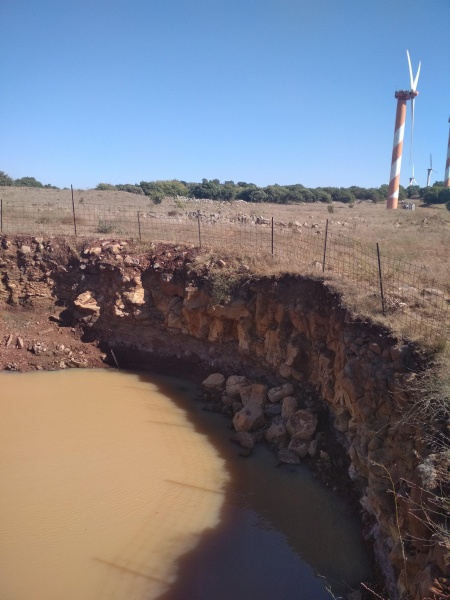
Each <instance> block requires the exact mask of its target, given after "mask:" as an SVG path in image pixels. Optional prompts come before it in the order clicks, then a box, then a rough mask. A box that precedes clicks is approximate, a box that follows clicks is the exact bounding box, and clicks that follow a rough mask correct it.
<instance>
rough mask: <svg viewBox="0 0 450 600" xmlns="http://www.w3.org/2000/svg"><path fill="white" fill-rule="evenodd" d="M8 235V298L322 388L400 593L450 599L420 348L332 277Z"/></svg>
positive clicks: (159, 355) (153, 345) (170, 360)
mask: <svg viewBox="0 0 450 600" xmlns="http://www.w3.org/2000/svg"><path fill="white" fill-rule="evenodd" d="M8 243H9V242H8ZM8 243H7V240H6V238H3V240H2V246H3V259H2V262H1V263H0V267H1V268H2V269H3V278H2V281H3V286H2V289H1V290H0V298H3V301H7V302H10V303H11V302H15V303H24V302H28V303H33V301H34V300H36V299H37V298H39V297H41V298H42V296H43V294H44V295H45V294H47V296H48V295H51V296H52V297H53V298H57V299H58V301H59V302H61V303H64V304H65V307H66V311H67V312H68V313H70V316H71V318H73V319H74V321H75V322H77V323H81V324H82V325H83V327H84V329H85V332H86V335H87V336H88V337H89V338H90V339H97V340H100V341H101V342H102V343H104V344H107V345H109V346H110V347H112V348H114V349H115V350H116V352H117V354H118V355H119V359H120V360H121V361H122V360H123V361H127V360H129V359H130V357H132V359H133V361H134V362H133V364H134V366H137V365H136V362H138V363H139V366H141V367H142V366H144V367H148V368H149V367H153V366H155V365H156V366H158V365H159V366H160V365H161V364H165V365H166V367H169V368H170V366H177V367H179V366H180V365H182V364H183V365H188V369H189V370H190V371H191V372H194V371H197V372H198V373H199V375H206V374H209V373H213V372H215V371H217V370H220V371H221V372H223V373H225V374H227V375H230V374H238V375H239V374H240V375H246V376H249V377H254V378H258V379H259V380H260V381H263V382H264V383H266V384H268V385H274V384H276V383H280V382H281V383H283V382H291V383H294V384H295V385H296V386H298V384H305V385H309V386H312V387H313V388H314V389H315V391H316V392H317V393H318V394H319V395H320V396H321V397H322V398H323V400H324V401H325V403H326V405H327V406H328V409H329V414H330V419H331V421H332V424H333V426H334V430H335V432H336V436H337V437H338V439H339V441H340V443H341V444H342V445H343V446H344V448H345V450H346V452H347V454H348V457H349V458H350V461H351V463H350V469H349V474H350V477H351V478H352V480H353V481H354V482H355V486H356V488H357V489H358V490H359V494H360V503H361V506H362V508H363V510H364V514H365V534H366V536H368V537H369V538H371V539H372V540H373V543H374V547H375V554H376V556H377V560H378V562H379V565H380V566H381V568H382V571H383V573H384V576H385V579H386V582H387V588H388V593H389V596H390V598H392V599H394V598H412V599H414V600H419V599H421V598H427V597H429V598H433V597H436V598H438V597H442V598H445V597H448V596H446V595H442V596H439V595H436V596H433V592H432V591H430V590H431V589H432V587H433V585H434V591H435V592H436V593H437V594H438V593H440V592H442V593H443V594H445V593H446V592H445V589H446V586H447V584H448V577H449V576H450V566H449V564H450V548H449V547H447V546H446V544H445V543H444V541H442V539H440V537H439V536H438V535H436V532H435V531H434V530H433V527H430V524H429V523H427V517H426V513H424V512H423V511H422V505H425V504H426V503H427V502H428V500H429V498H430V497H431V496H432V494H433V492H434V491H435V490H436V489H437V488H438V487H439V486H441V487H442V486H443V485H448V466H449V465H450V461H449V465H447V467H446V466H445V465H446V464H447V463H445V460H444V459H443V458H442V457H440V458H439V460H441V462H442V460H444V462H443V463H442V464H441V466H439V465H438V463H439V460H437V459H433V455H432V450H431V449H429V448H427V447H426V446H425V444H424V443H423V442H422V441H421V440H422V439H423V436H422V432H421V431H420V430H418V428H417V426H416V425H413V424H411V423H410V422H408V420H404V419H403V418H402V417H403V416H404V415H405V414H406V413H407V412H408V410H409V409H410V407H411V406H412V402H413V398H412V397H410V395H409V394H408V391H407V390H408V389H409V388H410V383H411V379H414V377H415V373H416V372H418V371H420V369H421V368H422V366H421V364H420V359H419V357H418V354H417V353H416V352H415V351H414V349H413V348H412V347H411V346H410V345H408V344H404V343H401V342H398V341H397V340H396V339H395V338H394V337H392V336H391V335H390V334H389V332H387V331H386V330H383V329H381V328H380V327H376V326H374V325H372V324H370V323H369V322H363V321H358V320H356V319H354V318H352V317H351V315H350V314H349V313H348V312H347V310H346V309H345V307H343V306H342V305H341V303H340V299H339V296H338V295H337V294H334V293H333V292H331V291H330V290H329V289H327V288H326V287H325V286H324V285H323V284H322V283H321V282H320V281H313V280H308V279H304V278H302V277H299V276H289V275H286V276H282V277H277V278H275V277H273V278H255V277H253V276H252V275H251V274H250V273H249V271H248V269H247V268H246V267H245V265H241V266H240V267H238V268H237V269H236V270H235V271H234V272H233V273H228V275H226V276H224V275H223V273H224V271H225V270H226V268H227V265H226V263H225V262H224V261H223V260H220V261H219V260H216V261H213V260H210V262H209V264H207V265H205V264H204V260H203V259H202V257H201V256H199V252H198V251H197V250H195V249H186V248H176V247H173V246H171V247H169V246H163V245H159V246H157V247H153V248H152V249H151V251H150V252H146V253H142V252H141V253H140V252H139V251H137V250H136V249H135V250H132V249H131V247H130V245H129V244H126V243H123V242H120V241H106V242H99V243H96V244H91V245H86V246H85V247H84V248H83V249H81V251H80V252H79V253H78V252H77V251H75V250H74V249H70V248H68V247H65V248H64V252H60V254H59V257H56V256H55V254H56V253H55V250H54V247H51V246H48V247H47V246H46V243H45V242H43V241H41V240H38V241H36V240H35V241H33V240H31V239H26V240H23V239H22V240H20V241H15V242H14V243H13V244H10V243H9V244H10V245H9V246H8ZM24 246H26V251H25V252H24V251H23V247H24ZM53 246H55V244H54V243H53ZM28 248H29V252H28ZM49 248H50V251H49ZM13 264H14V265H15V267H16V269H12V268H11V267H12V265H13ZM17 265H18V267H17ZM13 273H15V275H13ZM47 292H48V293H47ZM47 296H45V297H47ZM444 463H445V464H444ZM439 464H440V463H439ZM437 582H438V583H437ZM436 585H437V587H436ZM443 590H444V591H443Z"/></svg>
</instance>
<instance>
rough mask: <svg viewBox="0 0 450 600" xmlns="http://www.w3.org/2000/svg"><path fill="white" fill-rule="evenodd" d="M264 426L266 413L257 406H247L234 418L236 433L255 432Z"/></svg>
mask: <svg viewBox="0 0 450 600" xmlns="http://www.w3.org/2000/svg"><path fill="white" fill-rule="evenodd" d="M263 425H264V413H263V411H262V408H261V407H260V406H258V405H257V404H247V406H244V407H243V408H242V409H241V410H240V411H239V412H237V413H236V414H235V415H234V417H233V426H234V429H235V430H236V431H254V430H255V429H258V428H259V427H262V426H263Z"/></svg>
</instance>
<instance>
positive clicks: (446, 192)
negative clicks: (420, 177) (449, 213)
mask: <svg viewBox="0 0 450 600" xmlns="http://www.w3.org/2000/svg"><path fill="white" fill-rule="evenodd" d="M438 200H439V204H445V205H446V206H447V203H448V202H450V188H442V189H441V190H440V191H439V193H438Z"/></svg>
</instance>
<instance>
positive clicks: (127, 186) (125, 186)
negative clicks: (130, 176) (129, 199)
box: [115, 183, 144, 195]
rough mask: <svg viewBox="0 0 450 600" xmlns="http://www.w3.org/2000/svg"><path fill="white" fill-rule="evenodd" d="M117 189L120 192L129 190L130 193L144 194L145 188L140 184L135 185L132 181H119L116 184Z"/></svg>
mask: <svg viewBox="0 0 450 600" xmlns="http://www.w3.org/2000/svg"><path fill="white" fill-rule="evenodd" d="M115 187H116V190H119V191H120V192H129V193H130V194H141V195H142V194H143V193H144V190H143V189H142V188H141V186H140V185H133V184H132V183H118V184H117V185H116V186H115Z"/></svg>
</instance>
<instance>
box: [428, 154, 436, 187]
mask: <svg viewBox="0 0 450 600" xmlns="http://www.w3.org/2000/svg"><path fill="white" fill-rule="evenodd" d="M431 173H437V171H435V170H434V169H433V157H432V156H431V154H430V166H429V167H428V169H427V187H430V179H431Z"/></svg>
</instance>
